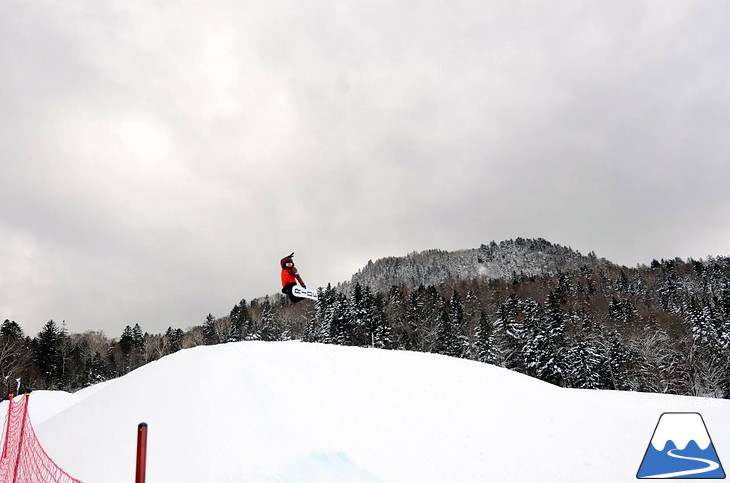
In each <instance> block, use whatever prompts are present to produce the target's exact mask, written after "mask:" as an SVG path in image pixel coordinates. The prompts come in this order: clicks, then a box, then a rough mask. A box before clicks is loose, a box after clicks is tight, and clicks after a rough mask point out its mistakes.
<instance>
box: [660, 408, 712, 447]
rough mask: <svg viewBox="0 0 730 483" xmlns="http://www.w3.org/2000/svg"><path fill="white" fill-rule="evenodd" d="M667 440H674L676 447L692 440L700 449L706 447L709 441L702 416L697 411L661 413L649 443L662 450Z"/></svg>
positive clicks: (683, 445) (685, 445)
mask: <svg viewBox="0 0 730 483" xmlns="http://www.w3.org/2000/svg"><path fill="white" fill-rule="evenodd" d="M669 440H672V441H674V444H675V445H676V446H677V448H678V449H684V448H686V447H687V445H688V444H689V442H690V441H692V440H694V441H695V443H697V445H698V446H699V447H700V449H702V450H705V449H707V447H708V446H710V443H711V441H710V435H709V434H708V433H707V428H706V427H705V423H704V422H703V421H702V416H700V415H699V414H698V413H664V414H662V417H661V418H659V424H657V428H656V431H654V436H653V437H652V438H651V444H652V446H654V448H655V449H656V450H657V451H663V450H664V446H666V444H667V442H668V441H669Z"/></svg>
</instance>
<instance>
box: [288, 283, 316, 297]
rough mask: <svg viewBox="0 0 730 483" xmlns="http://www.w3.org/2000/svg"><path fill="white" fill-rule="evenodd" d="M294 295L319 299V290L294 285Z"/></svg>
mask: <svg viewBox="0 0 730 483" xmlns="http://www.w3.org/2000/svg"><path fill="white" fill-rule="evenodd" d="M291 293H292V295H294V296H295V297H301V298H304V299H310V300H317V292H316V291H314V290H311V289H307V288H304V287H300V286H299V285H294V286H293V287H292V289H291Z"/></svg>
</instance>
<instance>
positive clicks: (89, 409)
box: [0, 342, 730, 483]
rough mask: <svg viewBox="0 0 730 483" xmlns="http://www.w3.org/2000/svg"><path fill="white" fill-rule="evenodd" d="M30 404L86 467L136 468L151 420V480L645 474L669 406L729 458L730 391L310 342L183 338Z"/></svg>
mask: <svg viewBox="0 0 730 483" xmlns="http://www.w3.org/2000/svg"><path fill="white" fill-rule="evenodd" d="M6 407H7V403H5V405H3V406H2V408H1V409H0V410H1V411H2V413H4V411H5V409H6ZM30 412H31V418H32V420H33V423H34V426H35V428H36V432H37V434H38V438H39V439H40V441H41V444H43V445H44V447H45V449H46V451H47V452H48V454H49V455H51V456H52V457H53V458H54V460H55V461H56V462H57V463H58V464H59V465H60V466H61V467H62V468H64V469H65V470H66V471H68V472H69V473H70V474H71V475H73V476H75V477H77V478H79V479H81V480H82V481H84V482H85V483H116V482H120V483H121V482H125V483H128V482H130V481H134V458H135V449H136V434H137V424H138V423H140V422H142V421H144V422H147V423H148V424H149V453H148V472H147V481H149V482H150V483H153V482H155V483H159V482H169V483H177V482H211V483H213V482H214V483H224V482H244V481H246V482H248V481H253V482H285V481H297V482H318V483H319V482H328V481H332V482H339V481H348V482H353V481H356V482H373V481H385V482H472V481H473V482H484V481H495V482H496V481H499V482H513V481H514V482H581V483H584V482H589V481H590V482H602V481H605V482H624V481H626V482H628V481H637V480H636V479H635V478H636V476H635V475H636V472H637V470H638V468H639V465H640V463H641V460H642V458H643V456H644V452H645V451H646V449H647V445H648V444H649V441H650V439H651V437H652V433H653V431H654V428H655V426H656V424H657V421H658V419H659V416H660V415H661V414H662V413H663V412H699V413H700V414H702V416H703V418H704V420H705V423H706V424H707V428H708V430H709V433H710V436H711V437H712V440H713V443H714V445H715V448H716V449H717V452H718V455H719V457H720V461H721V462H724V464H725V465H727V464H728V462H730V431H728V428H730V401H726V400H714V399H702V398H690V397H678V396H665V395H650V394H636V393H622V392H609V391H582V390H571V389H561V388H557V387H554V386H551V385H548V384H546V383H542V382H540V381H536V380H534V379H531V378H529V377H526V376H523V375H520V374H517V373H514V372H510V371H507V370H504V369H500V368H497V367H493V366H488V365H484V364H480V363H476V362H471V361H466V360H460V359H452V358H447V357H444V356H438V355H433V354H422V353H413V352H396V351H384V350H376V349H363V348H353V347H338V346H331V345H318V344H305V343H301V342H272V343H264V342H241V343H233V344H226V345H219V346H211V347H197V348H194V349H189V350H185V351H182V352H179V353H177V354H174V355H172V356H168V357H165V358H163V359H161V360H159V361H157V362H154V363H151V364H148V365H147V366H144V367H142V368H140V369H138V370H136V371H134V372H132V373H130V374H128V375H127V376H125V377H122V378H120V379H117V380H114V381H107V382H106V383H104V384H102V385H100V386H95V387H93V388H89V389H86V390H84V391H80V392H78V393H76V394H65V393H53V392H45V391H39V392H37V393H34V394H33V395H32V396H31V401H30ZM2 413H0V414H2ZM54 413H56V414H55V415H54ZM725 470H726V471H727V470H728V467H727V466H726V467H725Z"/></svg>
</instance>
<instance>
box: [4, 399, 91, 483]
mask: <svg viewBox="0 0 730 483" xmlns="http://www.w3.org/2000/svg"><path fill="white" fill-rule="evenodd" d="M9 402H10V405H9V406H8V414H7V416H6V418H5V429H4V431H3V436H4V438H3V443H2V450H3V453H2V458H1V459H0V482H2V483H81V482H80V481H79V480H77V479H76V478H72V477H71V476H69V475H68V473H66V472H65V471H63V470H62V469H61V468H59V467H58V465H57V464H56V463H54V462H53V460H52V459H51V458H50V457H49V456H48V455H47V454H46V452H45V451H44V450H43V448H42V447H41V444H40V442H39V441H38V438H36V435H35V431H33V426H32V425H31V424H30V416H29V415H28V394H26V395H25V396H22V397H21V398H20V400H19V401H14V400H13V397H12V395H11V397H10V401H9Z"/></svg>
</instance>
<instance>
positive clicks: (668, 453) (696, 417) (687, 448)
mask: <svg viewBox="0 0 730 483" xmlns="http://www.w3.org/2000/svg"><path fill="white" fill-rule="evenodd" d="M636 477H637V478H656V479H664V478H676V479H680V478H693V479H694V478H708V479H722V478H725V471H724V470H723V468H722V464H721V463H720V458H718V456H717V452H716V451H715V446H714V445H713V444H712V440H711V439H710V433H709V432H708V431H707V426H705V421H704V420H703V419H702V416H701V415H700V414H699V413H664V414H662V415H661V417H659V422H658V423H657V426H656V429H655V430H654V434H653V435H652V437H651V441H650V442H649V447H648V448H647V449H646V453H645V454H644V459H643V461H642V462H641V467H640V468H639V472H638V473H637V474H636Z"/></svg>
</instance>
